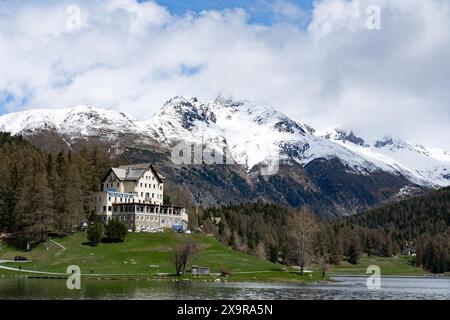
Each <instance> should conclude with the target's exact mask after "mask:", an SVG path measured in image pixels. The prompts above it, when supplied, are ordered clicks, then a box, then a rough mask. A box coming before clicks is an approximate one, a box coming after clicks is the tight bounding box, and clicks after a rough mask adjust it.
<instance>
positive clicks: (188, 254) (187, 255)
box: [174, 240, 197, 276]
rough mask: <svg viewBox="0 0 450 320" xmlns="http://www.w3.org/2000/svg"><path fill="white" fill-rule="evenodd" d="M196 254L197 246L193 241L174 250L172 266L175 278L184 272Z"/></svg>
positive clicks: (188, 241)
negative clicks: (173, 265)
mask: <svg viewBox="0 0 450 320" xmlns="http://www.w3.org/2000/svg"><path fill="white" fill-rule="evenodd" d="M196 252H197V244H196V243H195V242H194V241H193V240H187V241H186V242H183V243H182V244H181V245H179V246H178V247H177V248H176V249H175V253H174V264H175V271H176V273H177V276H180V275H182V274H183V273H184V272H185V270H186V265H187V264H188V262H189V260H190V259H192V257H193V256H194V255H195V254H196Z"/></svg>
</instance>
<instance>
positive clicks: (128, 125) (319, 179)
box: [0, 97, 450, 216]
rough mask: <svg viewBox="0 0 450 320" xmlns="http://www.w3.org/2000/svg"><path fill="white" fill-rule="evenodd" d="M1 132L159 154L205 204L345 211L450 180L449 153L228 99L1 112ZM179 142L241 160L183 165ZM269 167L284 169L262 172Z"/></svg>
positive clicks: (135, 156) (42, 143)
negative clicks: (320, 125)
mask: <svg viewBox="0 0 450 320" xmlns="http://www.w3.org/2000/svg"><path fill="white" fill-rule="evenodd" d="M0 131H6V132H11V133H12V134H22V135H23V136H25V137H26V138H28V139H29V140H30V141H32V142H33V143H35V144H36V145H37V146H39V147H40V148H44V149H45V148H47V149H50V150H51V151H58V150H60V148H61V146H63V147H64V146H65V147H67V146H69V148H80V147H84V146H92V145H95V146H99V147H102V148H103V149H104V150H106V151H107V152H109V153H110V154H111V156H114V157H117V158H119V159H123V160H127V161H133V162H136V161H142V162H143V161H151V162H155V163H157V164H158V165H159V168H160V170H161V171H162V173H163V174H164V175H165V176H166V177H169V178H168V179H169V180H172V181H173V182H174V185H184V186H186V190H187V191H186V192H188V193H189V195H188V196H189V197H192V199H194V200H195V201H196V202H197V203H201V204H204V205H219V204H225V203H235V202H245V201H256V200H264V201H269V202H277V203H280V204H285V205H290V206H301V205H304V204H308V205H311V206H312V207H313V208H314V209H315V210H316V211H317V212H318V213H319V214H322V215H332V216H336V215H342V214H352V213H356V212H360V211H362V210H364V209H365V208H367V207H371V206H374V205H377V204H379V203H381V202H384V201H390V200H392V199H400V198H404V197H405V196H407V194H417V193H418V192H419V193H420V192H421V190H422V192H423V190H426V189H428V188H430V187H431V188H435V187H441V186H447V185H450V153H448V152H445V151H441V150H436V149H431V148H426V147H424V146H419V145H415V144H411V143H407V142H404V141H401V140H398V139H393V138H383V139H380V140H378V141H376V142H374V143H371V144H370V143H367V142H366V141H365V140H364V139H363V138H361V137H358V136H357V135H356V134H354V133H353V132H352V131H346V130H340V129H337V128H331V129H326V130H314V129H313V128H311V127H310V126H308V125H306V124H305V123H302V122H298V121H295V120H293V119H290V118H289V117H287V116H286V115H284V114H282V113H280V112H278V111H276V110H275V109H274V108H271V107H268V106H259V105H255V104H253V103H250V102H245V101H235V100H232V99H226V98H222V97H220V98H217V99H215V100H213V101H211V102H201V101H199V100H198V99H197V98H186V97H175V98H173V99H171V100H169V101H167V102H166V103H165V104H164V106H163V107H162V108H161V109H160V110H159V111H158V112H156V113H155V114H154V115H153V116H151V117H149V119H148V120H145V121H138V120H136V119H135V118H133V117H132V116H129V115H126V114H124V113H122V112H117V111H113V110H105V109H99V108H95V107H92V106H78V107H74V108H69V109H60V110H30V111H23V112H18V113H12V114H7V115H4V116H1V117H0ZM55 141H56V142H57V143H56V145H55V147H53V148H48V145H49V144H51V143H52V142H55ZM58 141H59V142H58ZM61 141H62V142H61ZM178 142H187V143H193V144H196V145H202V146H203V147H204V148H209V149H213V150H215V152H224V151H227V152H229V153H228V155H229V156H231V157H232V160H233V162H234V163H235V165H233V166H220V165H207V166H201V167H198V166H197V167H196V166H188V165H185V166H181V167H180V166H177V165H174V163H173V162H172V161H171V159H170V154H171V151H172V150H173V146H175V145H176V144H177V143H178ZM264 166H265V167H273V168H276V170H277V171H273V172H277V174H275V175H273V176H264V177H263V176H261V175H259V174H257V172H259V168H261V167H264ZM278 169H279V170H278ZM411 190H413V191H414V192H413V191H411ZM177 192H178V191H177Z"/></svg>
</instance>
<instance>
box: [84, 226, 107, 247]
mask: <svg viewBox="0 0 450 320" xmlns="http://www.w3.org/2000/svg"><path fill="white" fill-rule="evenodd" d="M102 236H103V225H102V224H101V223H100V222H98V221H97V222H94V223H92V224H90V225H89V228H88V229H87V238H88V241H89V242H90V244H91V245H93V246H96V245H97V244H98V243H99V242H100V240H101V239H102Z"/></svg>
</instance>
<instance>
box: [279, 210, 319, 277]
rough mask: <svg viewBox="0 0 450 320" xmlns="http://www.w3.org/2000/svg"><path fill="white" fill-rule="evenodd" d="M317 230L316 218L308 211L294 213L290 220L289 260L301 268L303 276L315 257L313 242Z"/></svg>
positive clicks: (288, 235)
mask: <svg viewBox="0 0 450 320" xmlns="http://www.w3.org/2000/svg"><path fill="white" fill-rule="evenodd" d="M317 230H318V224H317V221H316V217H315V216H314V214H313V213H311V212H310V211H309V210H308V209H304V208H302V209H300V210H297V211H294V212H293V213H292V215H291V217H290V218H289V220H288V234H287V238H288V252H289V258H290V259H291V260H292V261H293V262H294V263H296V264H298V265H299V266H300V271H301V274H302V275H303V271H304V268H305V266H306V265H308V264H309V263H310V262H311V260H312V257H313V255H314V252H313V241H314V236H315V233H316V232H317Z"/></svg>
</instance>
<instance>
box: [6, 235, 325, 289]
mask: <svg viewBox="0 0 450 320" xmlns="http://www.w3.org/2000/svg"><path fill="white" fill-rule="evenodd" d="M187 238H191V239H192V240H194V241H195V242H196V243H197V247H198V253H197V255H196V256H195V257H194V258H193V260H192V262H191V264H192V265H199V266H204V267H209V268H210V270H211V273H220V272H221V271H222V270H227V271H229V272H231V276H229V277H227V278H226V279H227V280H228V281H293V282H306V281H317V280H321V275H320V272H313V273H312V274H311V275H310V274H305V275H303V276H301V275H299V274H298V273H297V272H295V271H294V270H293V269H290V270H289V271H290V272H283V271H282V268H283V266H282V265H280V264H275V263H271V262H268V261H264V260H261V259H258V258H257V257H254V256H251V255H247V254H245V253H242V252H239V251H235V250H232V249H230V248H227V247H225V246H224V245H222V244H221V243H220V242H219V241H217V240H215V239H214V238H213V237H210V236H206V235H197V234H196V235H186V234H178V233H171V232H167V233H157V234H150V233H130V234H128V235H127V238H126V240H125V241H124V242H123V243H108V244H105V243H100V244H99V245H98V246H96V247H91V246H89V245H86V244H85V243H86V241H87V239H86V234H85V233H76V234H73V235H70V236H68V237H65V238H54V239H53V240H54V241H56V242H57V243H58V244H59V245H57V244H55V243H53V242H48V243H47V244H41V245H39V246H37V247H36V248H34V249H33V250H32V251H29V252H26V251H22V250H17V249H15V248H13V247H10V246H7V245H5V244H1V250H0V260H8V259H12V258H13V257H14V256H17V255H21V256H25V257H27V258H28V259H29V260H31V262H27V263H16V262H8V263H3V264H2V266H7V267H13V268H19V266H20V267H21V268H22V269H23V270H34V271H41V272H52V273H61V274H64V273H66V270H67V267H68V266H70V265H77V266H79V267H80V269H81V273H82V274H86V275H88V276H93V277H94V276H95V277H107V278H153V277H155V278H159V277H169V278H171V277H173V276H174V275H173V273H174V271H175V268H174V264H173V251H174V250H175V248H176V246H177V245H178V244H179V243H181V242H182V241H185V240H186V239H187ZM62 247H64V248H65V249H63V248H62ZM2 274H3V275H26V276H39V274H32V273H24V272H18V271H10V270H4V269H0V275H2ZM218 277H219V276H217V275H216V276H214V275H211V276H206V277H195V278H194V277H191V276H184V278H189V279H192V280H204V279H209V280H211V279H215V278H218ZM219 278H222V279H223V277H219Z"/></svg>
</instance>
